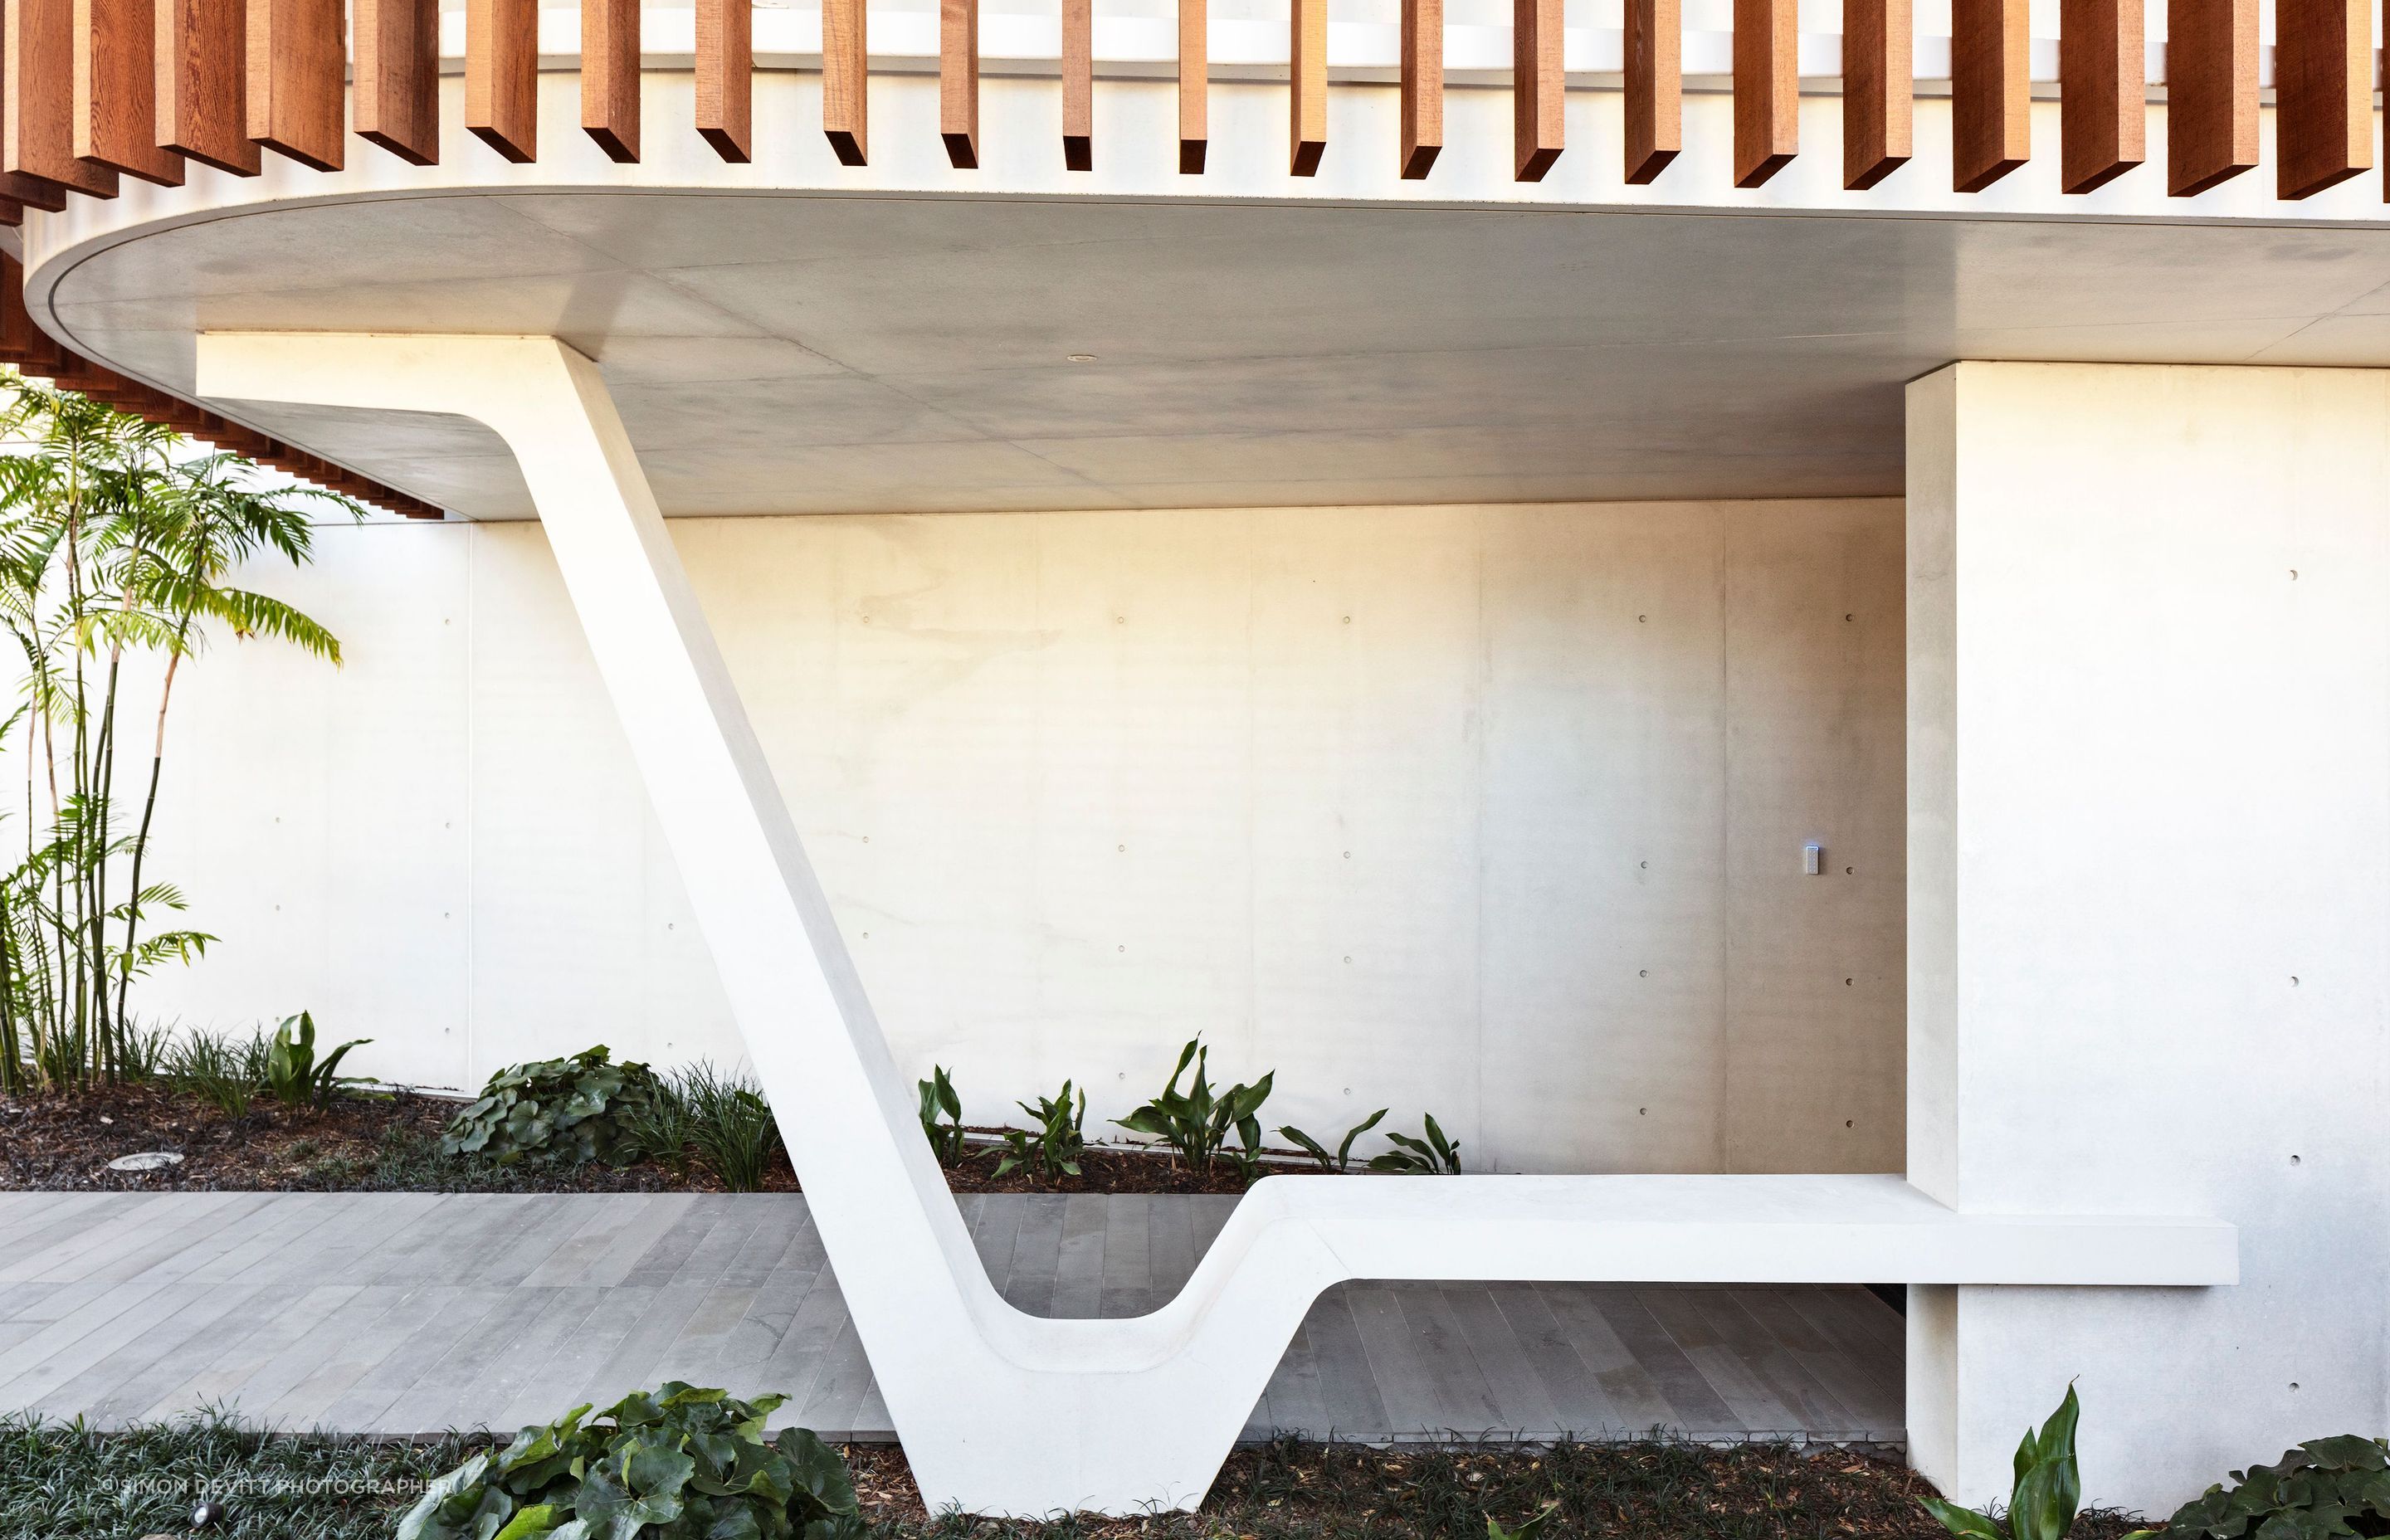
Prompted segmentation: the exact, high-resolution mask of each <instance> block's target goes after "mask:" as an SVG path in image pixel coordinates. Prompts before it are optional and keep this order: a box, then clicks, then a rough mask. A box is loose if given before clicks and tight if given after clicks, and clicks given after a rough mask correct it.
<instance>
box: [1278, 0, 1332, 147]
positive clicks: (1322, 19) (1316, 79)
mask: <svg viewBox="0 0 2390 1540" xmlns="http://www.w3.org/2000/svg"><path fill="white" fill-rule="evenodd" d="M1287 8H1288V10H1289V12H1290V16H1289V18H1288V22H1287V26H1288V37H1287V42H1288V48H1287V92H1286V96H1287V113H1288V118H1289V134H1288V137H1289V139H1290V140H1291V152H1290V154H1289V157H1288V168H1287V169H1288V170H1289V171H1290V172H1291V173H1293V174H1294V175H1296V176H1310V175H1313V174H1315V173H1317V172H1318V170H1319V157H1320V156H1321V155H1323V154H1324V153H1326V152H1327V149H1328V0H1291V4H1290V5H1289V6H1288V7H1287Z"/></svg>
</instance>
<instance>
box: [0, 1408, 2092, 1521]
mask: <svg viewBox="0 0 2390 1540" xmlns="http://www.w3.org/2000/svg"><path fill="white" fill-rule="evenodd" d="M468 1447H469V1445H468V1444H465V1443H462V1442H459V1441H455V1440H450V1441H444V1442H443V1443H440V1444H372V1443H367V1442H365V1441H362V1440H356V1439H341V1438H331V1437H325V1436H321V1435H292V1434H277V1435H274V1436H270V1437H269V1436H265V1435H262V1434H259V1433H256V1432H254V1431H246V1430H242V1429H239V1428H237V1427H234V1426H230V1425H226V1424H223V1423H207V1422H198V1423H186V1424H179V1425H176V1426H173V1427H149V1428H144V1429H140V1430H137V1431H133V1432H129V1433H123V1434H93V1433H89V1432H84V1431H73V1430H69V1429H66V1428H61V1427H56V1426H53V1427H50V1428H48V1429H45V1430H44V1431H42V1432H40V1433H39V1434H38V1435H34V1434H32V1433H31V1432H29V1431H28V1430H27V1429H26V1428H25V1427H24V1425H23V1424H21V1423H19V1424H13V1425H11V1424H7V1423H6V1422H0V1534H10V1535H15V1534H27V1535H35V1534H38V1535H44V1536H50V1535H92V1536H108V1537H117V1536H122V1537H123V1540H138V1537H140V1536H145V1535H149V1534H166V1535H171V1536H175V1537H177V1540H180V1537H181V1536H182V1535H183V1534H185V1533H186V1531H185V1529H184V1524H185V1522H186V1518H187V1515H188V1513H189V1511H190V1508H191V1507H192V1505H193V1504H194V1503H195V1502H197V1501H198V1500H199V1498H200V1497H203V1496H215V1497H221V1498H225V1499H226V1500H227V1501H228V1502H229V1504H230V1507H231V1511H230V1514H229V1516H228V1521H227V1522H226V1523H225V1524H223V1525H220V1526H214V1527H211V1528H210V1529H208V1530H206V1531H203V1532H199V1535H198V1536H197V1537H196V1540H215V1537H217V1536H222V1537H224V1540H264V1537H266V1536H272V1537H273V1540H389V1536H390V1534H391V1533H392V1528H393V1527H394V1523H395V1520H396V1517H397V1515H398V1514H400V1513H401V1512H403V1511H404V1510H405V1508H407V1507H408V1506H409V1505H410V1504H411V1503H412V1502H413V1501H414V1499H415V1496H416V1495H417V1494H418V1492H419V1491H420V1490H421V1485H422V1483H423V1482H425V1481H426V1480H428V1479H429V1478H430V1477H432V1476H435V1475H437V1474H438V1473H439V1472H441V1471H443V1470H444V1469H448V1468H449V1467H451V1466H453V1465H455V1464H456V1463H457V1461H458V1460H459V1459H461V1458H462V1457H463V1456H464V1454H465V1453H466V1452H467V1449H468ZM844 1453H845V1455H846V1457H847V1459H848V1463H849V1467H850V1469H851V1471H852V1473H853V1475H854V1485H855V1491H856V1495H857V1496H858V1497H859V1498H860V1499H861V1502H862V1507H863V1512H864V1516H865V1517H866V1518H867V1520H869V1521H870V1533H871V1534H872V1535H873V1536H875V1537H878V1540H966V1537H969V1540H1008V1537H1020V1540H1227V1537H1230V1536H1235V1537H1240V1540H1485V1534H1486V1530H1485V1520H1486V1518H1487V1517H1488V1516H1489V1515H1490V1516H1492V1517H1494V1518H1496V1519H1498V1520H1501V1521H1504V1522H1505V1523H1506V1524H1510V1525H1513V1526H1515V1525H1516V1524H1518V1523H1519V1522H1521V1521H1524V1520H1526V1519H1528V1518H1530V1517H1532V1516H1533V1515H1534V1514H1535V1513H1536V1512H1537V1511H1539V1510H1540V1509H1542V1508H1545V1507H1546V1506H1547V1505H1548V1504H1553V1503H1557V1504H1559V1505H1560V1512H1559V1513H1558V1514H1556V1515H1555V1518H1554V1521H1553V1522H1552V1523H1551V1524H1550V1525H1549V1526H1548V1528H1547V1530H1546V1532H1545V1533H1546V1534H1547V1535H1548V1536H1551V1537H1553V1540H1558V1537H1561V1536H1568V1537H1576V1536H1586V1535H1602V1536H1606V1537H1614V1540H1948V1535H1947V1534H1946V1533H1945V1532H1944V1531H1943V1530H1942V1528H1941V1527H1940V1526H1939V1525H1937V1524H1936V1523H1935V1522H1934V1521H1933V1520H1932V1519H1930V1518H1928V1517H1927V1516H1926V1514H1925V1513H1924V1512H1923V1510H1922V1509H1921V1508H1919V1507H1918V1503H1917V1499H1918V1497H1919V1496H1920V1495H1923V1494H1925V1493H1927V1492H1930V1491H1931V1490H1932V1489H1931V1488H1930V1487H1928V1486H1927V1485H1926V1484H1925V1482H1923V1481H1921V1479H1920V1478H1919V1477H1918V1476H1917V1475H1915V1474H1914V1473H1913V1472H1911V1471H1909V1470H1908V1469H1906V1468H1905V1467H1902V1466H1900V1465H1898V1464H1895V1463H1894V1462H1892V1461H1889V1460H1884V1459H1879V1458H1874V1457H1867V1456H1862V1455H1857V1454H1853V1453H1849V1452H1846V1451H1843V1450H1836V1449H1809V1450H1803V1449H1795V1448H1792V1447H1790V1446H1787V1445H1782V1444H1746V1445H1741V1446H1737V1447H1733V1448H1725V1449H1714V1448H1703V1447H1695V1446H1687V1445H1681V1444H1568V1445H1561V1446H1558V1447H1520V1446H1502V1447H1478V1448H1453V1449H1446V1448H1418V1447H1405V1448H1401V1449H1395V1450H1381V1449H1370V1448H1366V1447H1363V1446H1360V1445H1354V1444H1329V1445H1323V1444H1297V1443H1291V1442H1290V1443H1285V1444H1273V1445H1270V1446H1268V1447H1266V1448H1257V1449H1242V1450H1239V1451H1238V1452H1237V1453H1236V1454H1235V1455H1233V1456H1232V1457H1230V1458H1229V1461H1228V1464H1227V1469H1225V1470H1224V1471H1222V1473H1221V1475H1220V1479H1219V1481H1218V1482H1217V1483H1215V1485H1214V1489H1213V1493H1212V1496H1211V1499H1210V1500H1209V1501H1208V1502H1206V1503H1205V1504H1204V1506H1203V1508H1202V1511H1201V1512H1200V1513H1197V1514H1193V1515H1185V1514H1175V1513H1174V1514H1165V1515H1159V1516H1155V1517H1151V1518H1143V1519H1127V1520H1118V1519H1099V1518H1095V1517H1092V1516H1081V1517H1076V1518H1066V1519H1061V1520H1059V1521H1053V1522H1048V1523H1042V1524H1027V1523H998V1522H994V1521H974V1520H969V1519H964V1518H961V1517H958V1516H954V1515H946V1516H943V1517H940V1516H934V1515H932V1514H930V1513H929V1512H927V1511H926V1510H925V1509H924V1508H923V1507H922V1504H921V1500H920V1497H919V1493H918V1492H916V1490H915V1489H914V1486H913V1482H912V1476H911V1473H910V1471H909V1470H908V1469H907V1468H906V1464H905V1457H904V1455H903V1453H902V1451H900V1450H898V1449H896V1448H894V1447H893V1446H890V1445H859V1446H855V1447H852V1448H849V1449H847V1450H845V1451H844ZM343 1483H345V1484H347V1485H348V1486H350V1487H351V1488H352V1490H350V1491H347V1492H343V1491H341V1490H340V1488H341V1485H342V1484H343ZM377 1488H379V1490H377ZM2134 1524H2135V1521H2133V1520H2132V1519H2131V1518H2130V1517H2129V1516H2127V1515H2121V1514H2116V1513H2105V1512H2094V1513H2087V1514H2085V1515H2084V1516H2083V1517H2082V1518H2081V1519H2080V1520H2079V1521H2077V1522H2076V1524H2075V1530H2074V1536H2073V1540H2116V1537H2117V1536H2119V1535H2121V1534H2123V1533H2125V1532H2126V1531H2127V1530H2128V1529H2130V1528H2132V1527H2134Z"/></svg>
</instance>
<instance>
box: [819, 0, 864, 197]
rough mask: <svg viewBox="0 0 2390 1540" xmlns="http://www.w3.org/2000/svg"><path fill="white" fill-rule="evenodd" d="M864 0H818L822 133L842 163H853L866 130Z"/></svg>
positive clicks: (859, 162) (860, 154)
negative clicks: (820, 26) (820, 19)
mask: <svg viewBox="0 0 2390 1540" xmlns="http://www.w3.org/2000/svg"><path fill="white" fill-rule="evenodd" d="M866 19H867V13H866V11H865V8H864V0H822V133H823V134H825V135H828V136H829V148H830V151H831V153H832V154H834V155H836V156H837V157H838V163H839V164H840V165H842V166H859V165H862V164H863V163H864V156H865V152H866V149H867V145H868V140H869V135H867V133H866V128H867V111H868V107H869V96H868V94H867V89H866V85H867V67H868V58H869V53H868V40H867V37H866V35H865V32H864V26H865V21H866Z"/></svg>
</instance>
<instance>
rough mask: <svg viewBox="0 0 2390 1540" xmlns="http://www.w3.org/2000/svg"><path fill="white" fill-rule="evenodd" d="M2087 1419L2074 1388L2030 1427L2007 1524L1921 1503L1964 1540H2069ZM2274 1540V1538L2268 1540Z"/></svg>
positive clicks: (2020, 1448)
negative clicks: (2081, 1431) (2078, 1428)
mask: <svg viewBox="0 0 2390 1540" xmlns="http://www.w3.org/2000/svg"><path fill="white" fill-rule="evenodd" d="M2082 1415H2083V1408H2082V1406H2081V1405H2079V1404H2078V1403H2077V1402H2076V1401H2075V1387H2074V1386H2072V1385H2069V1386H2067V1387H2066V1399H2065V1400H2063V1401H2062V1402H2060V1403H2059V1404H2058V1410H2056V1411H2054V1412H2052V1413H2050V1414H2049V1421H2048V1422H2045V1423H2043V1424H2042V1425H2041V1433H2040V1436H2039V1437H2036V1436H2035V1434H2034V1431H2033V1430H2032V1429H2030V1428H2028V1429H2026V1430H2025V1431H2024V1443H2023V1444H2018V1445H2017V1452H2016V1486H2015V1489H2014V1490H2013V1491H2011V1493H2010V1494H2009V1512H2008V1526H2007V1528H2006V1529H2002V1528H2001V1526H2000V1521H1998V1520H1997V1519H1995V1518H1993V1517H1991V1516H1990V1515H1989V1514H1985V1513H1978V1512H1976V1511H1975V1510H1974V1509H1973V1508H1960V1506H1959V1505H1958V1504H1956V1503H1951V1502H1945V1501H1944V1500H1943V1499H1941V1498H1939V1497H1925V1498H1921V1499H1920V1501H1921V1502H1923V1503H1924V1505H1925V1511H1926V1512H1928V1513H1931V1514H1932V1515H1934V1518H1936V1519H1938V1520H1940V1521H1942V1527H1943V1528H1944V1529H1947V1530H1948V1531H1949V1532H1950V1533H1951V1534H1955V1535H1957V1536H1959V1540H2066V1532H2067V1531H2068V1530H2071V1529H2073V1528H2074V1527H2075V1511H2076V1510H2077V1509H2078V1508H2081V1507H2082V1506H2083V1476H2082V1472H2081V1471H2080V1470H2079V1469H2076V1467H2075V1423H2076V1422H2077V1421H2079V1420H2080V1419H2081V1418H2082ZM2269 1540H2271V1537H2269Z"/></svg>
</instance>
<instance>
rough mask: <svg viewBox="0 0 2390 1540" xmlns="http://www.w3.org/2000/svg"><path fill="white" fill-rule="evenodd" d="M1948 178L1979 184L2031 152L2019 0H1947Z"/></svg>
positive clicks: (1965, 187) (1972, 186) (1956, 183)
mask: <svg viewBox="0 0 2390 1540" xmlns="http://www.w3.org/2000/svg"><path fill="white" fill-rule="evenodd" d="M1950 33H1951V36H1950V185H1951V186H1953V187H1956V188H1957V189H1958V190H1959V191H1960V192H1981V191H1983V190H1984V189H1985V187H1988V186H1991V185H1992V184H1993V183H1995V182H1997V181H1998V180H1999V179H2000V178H2001V177H2003V176H2006V175H2007V174H2008V173H2011V172H2012V171H2014V170H2016V169H2017V168H2018V167H2019V166H2021V165H2024V163H2025V161H2026V160H2030V159H2031V158H2032V156H2033V120H2032V118H2031V117H2030V116H2029V114H2030V113H2031V111H2032V110H2033V98H2032V96H2031V95H2030V92H2031V85H2030V83H2029V82H2028V80H2027V75H2026V60H2025V46H2026V45H2025V0H1951V6H1950Z"/></svg>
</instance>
